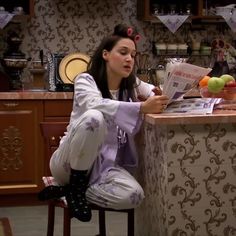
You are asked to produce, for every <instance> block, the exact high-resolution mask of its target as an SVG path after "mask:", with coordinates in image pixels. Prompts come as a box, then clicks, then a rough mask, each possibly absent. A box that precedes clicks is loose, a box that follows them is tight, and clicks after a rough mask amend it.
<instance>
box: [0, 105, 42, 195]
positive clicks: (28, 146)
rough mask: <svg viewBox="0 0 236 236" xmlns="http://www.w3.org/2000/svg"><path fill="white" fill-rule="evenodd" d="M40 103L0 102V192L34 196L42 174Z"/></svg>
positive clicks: (38, 187)
mask: <svg viewBox="0 0 236 236" xmlns="http://www.w3.org/2000/svg"><path fill="white" fill-rule="evenodd" d="M42 120H43V104H42V102H39V101H19V100H18V101H15V100H3V101H1V103H0V193H1V194H17V193H33V192H37V191H39V189H40V185H41V177H40V176H42V173H43V165H42V154H43V153H42V138H41V135H40V129H39V123H40V122H41V121H42Z"/></svg>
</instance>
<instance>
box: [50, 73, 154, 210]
mask: <svg viewBox="0 0 236 236" xmlns="http://www.w3.org/2000/svg"><path fill="white" fill-rule="evenodd" d="M136 80H137V82H136V83H137V86H136V88H135V95H136V96H137V95H138V94H141V95H143V96H145V97H148V96H151V95H153V92H152V89H153V88H154V87H153V85H150V84H147V83H144V82H143V81H140V80H139V79H138V78H137V79H136ZM118 92H119V91H111V94H112V95H113V99H106V98H103V97H102V94H101V92H100V90H99V89H98V88H97V85H96V83H95V81H94V79H93V77H92V76H91V75H89V74H87V73H83V74H80V75H79V76H78V77H77V78H76V79H75V92H74V101H73V110H72V113H71V118H70V123H69V125H68V127H67V131H66V132H65V135H64V136H63V138H62V139H61V142H60V145H59V148H58V149H57V150H56V151H55V152H54V154H53V155H52V158H51V160H50V169H51V172H52V175H53V176H54V178H55V179H56V180H57V182H58V183H59V184H61V185H65V184H68V183H69V176H70V168H72V169H75V170H90V171H89V175H90V176H89V187H88V189H87V191H86V198H87V200H88V201H89V202H92V203H95V204H97V205H99V206H103V207H109V208H113V209H125V208H126V209H129V208H134V207H136V206H138V205H139V204H140V203H141V201H142V199H143V198H144V193H143V189H142V187H141V186H140V185H139V183H138V182H137V181H136V180H135V178H134V177H133V176H132V175H131V172H132V169H133V168H135V167H136V166H137V153H136V150H135V143H134V135H135V134H136V133H137V132H138V130H139V128H140V125H141V123H142V116H141V115H140V102H123V101H118V100H117V97H118Z"/></svg>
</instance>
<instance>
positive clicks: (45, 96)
mask: <svg viewBox="0 0 236 236" xmlns="http://www.w3.org/2000/svg"><path fill="white" fill-rule="evenodd" d="M72 98H73V92H49V91H46V90H45V91H43V90H35V91H27V90H25V91H14V92H0V100H3V99H4V100H8V99H10V100H14V99H20V100H39V99H40V100H50V99H52V100H54V99H64V100H67V99H69V100H71V99H72Z"/></svg>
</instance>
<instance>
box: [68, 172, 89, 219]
mask: <svg viewBox="0 0 236 236" xmlns="http://www.w3.org/2000/svg"><path fill="white" fill-rule="evenodd" d="M87 186H88V176H87V170H74V169H71V174H70V184H69V191H68V193H67V194H66V201H67V204H68V207H69V209H70V211H71V215H72V216H73V217H75V218H77V219H78V220H80V221H83V222H88V221H90V220H91V218H92V212H91V208H90V206H89V205H88V202H87V200H86V196H85V192H86V190H87Z"/></svg>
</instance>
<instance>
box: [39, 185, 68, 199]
mask: <svg viewBox="0 0 236 236" xmlns="http://www.w3.org/2000/svg"><path fill="white" fill-rule="evenodd" d="M67 191H68V186H54V185H50V186H47V187H46V188H44V189H43V190H42V191H41V192H39V193H38V199H39V200H40V201H45V200H50V199H58V198H61V197H63V196H65V195H66V192H67Z"/></svg>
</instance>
